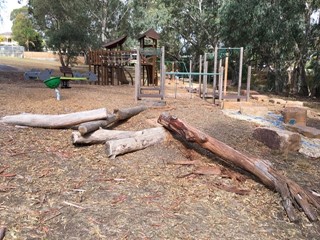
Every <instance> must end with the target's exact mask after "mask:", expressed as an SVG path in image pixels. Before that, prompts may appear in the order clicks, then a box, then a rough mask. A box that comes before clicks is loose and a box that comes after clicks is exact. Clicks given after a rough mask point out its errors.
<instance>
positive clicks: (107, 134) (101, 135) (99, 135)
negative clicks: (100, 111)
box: [71, 129, 135, 145]
mask: <svg viewBox="0 0 320 240" xmlns="http://www.w3.org/2000/svg"><path fill="white" fill-rule="evenodd" d="M134 133H135V131H119V130H108V129H99V130H97V131H95V132H92V133H88V134H86V135H84V136H82V135H81V133H80V132H72V135H71V140H72V143H73V145H92V144H104V143H105V142H106V141H108V140H112V139H119V138H129V137H132V136H133V134H134Z"/></svg>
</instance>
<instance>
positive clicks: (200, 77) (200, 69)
mask: <svg viewBox="0 0 320 240" xmlns="http://www.w3.org/2000/svg"><path fill="white" fill-rule="evenodd" d="M204 56H206V53H205V55H204ZM204 59H206V57H204ZM201 72H202V55H200V57H199V73H201ZM201 80H202V75H201V74H200V75H199V97H200V98H201V93H202V94H203V92H204V88H202V87H201Z"/></svg>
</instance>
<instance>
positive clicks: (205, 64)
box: [203, 58, 208, 99]
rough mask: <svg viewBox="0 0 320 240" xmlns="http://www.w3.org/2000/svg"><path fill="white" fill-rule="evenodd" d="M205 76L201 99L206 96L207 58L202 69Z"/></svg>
mask: <svg viewBox="0 0 320 240" xmlns="http://www.w3.org/2000/svg"><path fill="white" fill-rule="evenodd" d="M203 71H204V73H205V75H204V77H203V99H205V97H206V96H207V93H208V75H207V73H208V61H207V58H205V62H204V69H203Z"/></svg>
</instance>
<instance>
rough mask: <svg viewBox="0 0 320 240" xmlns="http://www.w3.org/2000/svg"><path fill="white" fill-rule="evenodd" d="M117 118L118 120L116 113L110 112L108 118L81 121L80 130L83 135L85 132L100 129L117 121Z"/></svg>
mask: <svg viewBox="0 0 320 240" xmlns="http://www.w3.org/2000/svg"><path fill="white" fill-rule="evenodd" d="M116 120H117V118H116V115H114V114H110V115H108V117H107V119H106V120H99V121H91V122H85V123H81V124H80V125H79V127H78V131H79V133H80V134H81V135H82V136H83V135H85V134H88V133H91V132H94V131H96V130H98V129H99V128H105V127H107V126H108V125H110V124H112V123H114V122H116Z"/></svg>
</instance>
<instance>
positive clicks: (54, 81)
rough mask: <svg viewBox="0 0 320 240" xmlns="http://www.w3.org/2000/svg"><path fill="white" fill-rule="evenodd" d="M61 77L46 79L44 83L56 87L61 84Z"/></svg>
mask: <svg viewBox="0 0 320 240" xmlns="http://www.w3.org/2000/svg"><path fill="white" fill-rule="evenodd" d="M60 82H61V81H60V77H51V78H49V79H47V80H45V81H44V84H45V85H46V86H47V87H48V88H51V89H55V88H57V87H59V85H60Z"/></svg>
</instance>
